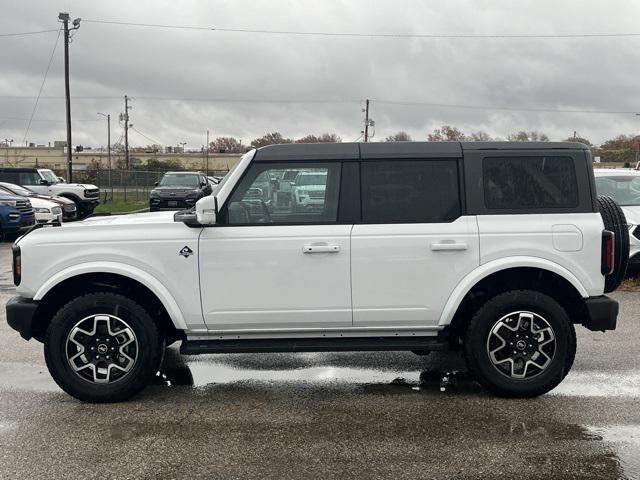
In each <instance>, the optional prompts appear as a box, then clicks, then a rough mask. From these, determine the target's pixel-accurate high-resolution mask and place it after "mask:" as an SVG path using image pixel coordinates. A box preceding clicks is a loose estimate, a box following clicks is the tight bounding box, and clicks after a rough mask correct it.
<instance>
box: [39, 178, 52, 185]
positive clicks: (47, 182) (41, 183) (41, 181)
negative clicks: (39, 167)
mask: <svg viewBox="0 0 640 480" xmlns="http://www.w3.org/2000/svg"><path fill="white" fill-rule="evenodd" d="M40 185H50V183H49V181H48V180H45V179H44V178H41V179H40Z"/></svg>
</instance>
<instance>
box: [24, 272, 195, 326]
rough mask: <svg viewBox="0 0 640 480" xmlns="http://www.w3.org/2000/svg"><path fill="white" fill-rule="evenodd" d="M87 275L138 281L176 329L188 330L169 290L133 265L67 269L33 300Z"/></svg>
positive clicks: (45, 283)
mask: <svg viewBox="0 0 640 480" xmlns="http://www.w3.org/2000/svg"><path fill="white" fill-rule="evenodd" d="M86 273H113V274H117V275H122V276H123V277H128V278H130V279H132V280H136V281H137V282H139V283H141V284H142V285H144V286H145V287H147V288H148V289H149V290H151V292H152V293H153V294H154V295H155V296H156V297H157V298H158V300H160V302H161V303H162V305H163V306H164V308H165V309H166V310H167V313H168V314H169V318H171V321H172V322H173V324H174V326H175V327H176V329H178V330H188V329H187V324H186V322H185V320H184V316H183V315H182V312H181V311H180V308H179V307H178V304H177V302H176V301H175V299H174V298H173V296H172V295H171V293H170V292H169V290H167V288H166V287H165V286H164V285H163V284H162V283H161V282H160V281H159V280H158V279H157V278H155V277H154V276H153V275H151V274H149V273H147V272H145V271H144V270H141V269H139V268H136V267H132V266H131V265H125V264H121V263H116V262H89V263H83V264H80V265H73V266H71V267H67V268H65V269H64V270H61V271H60V272H58V273H56V274H55V275H53V276H51V277H49V279H48V280H47V281H46V282H44V284H42V285H41V286H40V288H39V289H38V291H37V292H36V294H35V295H34V297H33V299H34V300H36V301H37V300H42V299H43V298H44V296H45V295H46V294H47V293H48V292H49V291H50V290H51V289H52V288H53V287H55V286H56V285H58V284H59V283H60V282H63V281H65V280H67V279H69V278H72V277H77V276H78V275H83V274H86Z"/></svg>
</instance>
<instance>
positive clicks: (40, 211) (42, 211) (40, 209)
mask: <svg viewBox="0 0 640 480" xmlns="http://www.w3.org/2000/svg"><path fill="white" fill-rule="evenodd" d="M33 211H34V212H36V213H51V210H49V209H48V208H34V209H33Z"/></svg>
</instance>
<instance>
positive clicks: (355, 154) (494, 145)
mask: <svg viewBox="0 0 640 480" xmlns="http://www.w3.org/2000/svg"><path fill="white" fill-rule="evenodd" d="M586 149H587V146H586V145H584V144H583V143H578V142H368V143H357V142H345V143H329V142H327V143H283V144H278V145H267V146H265V147H261V148H258V149H257V151H256V155H255V157H254V161H259V162H260V161H265V162H267V161H274V160H358V159H359V158H363V159H364V158H417V157H420V156H429V157H441V158H442V157H456V158H459V157H462V153H463V152H464V151H471V150H473V151H477V150H586Z"/></svg>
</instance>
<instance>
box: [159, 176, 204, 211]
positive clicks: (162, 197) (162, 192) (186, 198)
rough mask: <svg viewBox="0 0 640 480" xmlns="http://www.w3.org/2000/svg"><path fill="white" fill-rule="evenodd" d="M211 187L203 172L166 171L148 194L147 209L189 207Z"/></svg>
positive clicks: (179, 208)
mask: <svg viewBox="0 0 640 480" xmlns="http://www.w3.org/2000/svg"><path fill="white" fill-rule="evenodd" d="M212 190H213V188H212V186H211V183H210V182H209V180H207V177H206V175H205V174H204V173H200V172H167V173H165V174H164V176H163V177H162V180H160V181H159V182H156V188H154V189H153V190H151V193H150V194H149V210H151V211H152V212H157V211H158V210H181V209H185V208H191V207H193V206H194V205H195V203H196V202H197V201H198V200H199V199H200V198H202V197H204V196H207V195H211V192H212Z"/></svg>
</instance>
